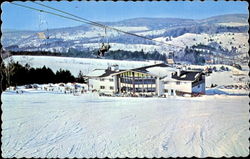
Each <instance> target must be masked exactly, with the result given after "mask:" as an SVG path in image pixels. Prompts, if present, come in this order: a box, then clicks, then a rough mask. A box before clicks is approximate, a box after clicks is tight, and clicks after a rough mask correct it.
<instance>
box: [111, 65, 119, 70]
mask: <svg viewBox="0 0 250 159" xmlns="http://www.w3.org/2000/svg"><path fill="white" fill-rule="evenodd" d="M111 71H119V66H118V65H117V64H114V65H112V66H111Z"/></svg>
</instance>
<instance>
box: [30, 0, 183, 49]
mask: <svg viewBox="0 0 250 159" xmlns="http://www.w3.org/2000/svg"><path fill="white" fill-rule="evenodd" d="M33 3H35V4H38V5H40V6H43V7H46V8H49V9H52V10H55V11H58V12H61V13H64V14H67V15H70V16H72V17H74V18H78V19H81V20H84V21H86V22H88V24H91V25H96V26H99V27H103V28H105V29H107V28H108V29H111V30H115V31H118V32H122V33H124V34H129V35H132V36H136V37H139V38H143V39H146V40H151V41H154V42H157V43H161V44H165V45H171V44H167V43H165V42H162V41H157V40H154V39H151V38H148V37H145V36H141V35H138V34H134V33H130V32H126V31H123V30H120V29H117V28H114V27H110V26H107V25H104V24H101V23H97V22H94V21H91V20H88V19H85V18H82V17H79V16H76V15H74V14H71V13H68V12H65V11H62V10H60V9H56V8H53V7H49V6H47V5H44V4H41V3H38V2H35V1H34V2H33ZM173 46H175V45H173ZM175 47H180V46H175ZM181 48H182V47H181Z"/></svg>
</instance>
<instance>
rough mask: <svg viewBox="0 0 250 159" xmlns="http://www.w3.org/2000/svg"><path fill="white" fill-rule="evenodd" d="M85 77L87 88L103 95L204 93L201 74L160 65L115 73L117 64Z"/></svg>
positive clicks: (203, 81)
mask: <svg viewBox="0 0 250 159" xmlns="http://www.w3.org/2000/svg"><path fill="white" fill-rule="evenodd" d="M87 76H88V88H89V90H90V91H97V92H99V93H103V94H109V95H113V94H120V95H131V96H175V95H184V94H190V95H191V94H194V93H200V94H205V74H204V73H203V72H202V71H197V70H195V71H194V70H181V69H178V68H174V67H170V66H169V65H166V64H164V63H161V64H155V65H150V66H145V67H140V68H135V69H128V70H119V68H118V65H113V66H111V67H108V68H107V69H95V70H94V71H93V72H91V73H90V74H88V75H87Z"/></svg>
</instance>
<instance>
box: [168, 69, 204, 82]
mask: <svg viewBox="0 0 250 159" xmlns="http://www.w3.org/2000/svg"><path fill="white" fill-rule="evenodd" d="M200 75H202V72H201V71H197V70H195V71H181V72H180V75H179V76H178V75H177V72H176V73H175V74H173V75H172V78H173V79H176V80H184V81H194V80H196V79H197V78H198V77H200Z"/></svg>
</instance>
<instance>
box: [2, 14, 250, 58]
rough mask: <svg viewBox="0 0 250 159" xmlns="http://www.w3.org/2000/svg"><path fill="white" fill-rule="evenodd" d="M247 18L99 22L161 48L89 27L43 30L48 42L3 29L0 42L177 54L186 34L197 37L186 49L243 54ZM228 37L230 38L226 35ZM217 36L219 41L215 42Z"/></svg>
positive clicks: (17, 47) (16, 47) (16, 46)
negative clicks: (217, 49)
mask: <svg viewBox="0 0 250 159" xmlns="http://www.w3.org/2000/svg"><path fill="white" fill-rule="evenodd" d="M248 17H249V16H248V15H247V14H228V15H219V16H214V17H210V18H206V19H200V20H195V19H180V18H147V17H143V18H133V19H126V20H122V21H117V22H102V23H103V24H106V25H108V26H113V27H116V28H119V29H121V30H124V31H128V32H131V33H135V34H138V35H142V36H146V37H148V38H153V39H157V40H159V41H163V42H166V43H168V44H169V45H162V44H160V43H155V42H152V41H149V40H145V39H142V38H139V37H134V36H131V35H126V34H122V33H118V32H117V31H113V30H107V35H105V33H104V29H103V28H98V27H95V26H90V25H80V26H77V27H67V28H57V29H49V30H48V31H46V30H44V31H43V32H44V33H45V34H46V35H47V36H48V37H49V38H48V39H39V38H38V36H37V33H38V31H15V30H14V31H13V30H11V31H10V30H2V33H3V34H2V38H1V43H2V45H3V47H4V48H6V49H9V50H13V51H25V50H27V51H37V50H39V51H41V50H43V51H51V52H61V53H67V52H68V50H69V49H72V48H73V49H75V50H79V51H86V50H95V49H98V48H99V47H100V44H101V43H102V42H109V43H110V45H111V50H113V51H114V50H127V51H141V50H143V51H144V52H154V51H158V52H160V53H162V54H168V53H169V52H172V51H174V52H176V54H181V50H182V51H183V50H184V48H185V47H186V46H183V45H182V42H181V41H180V42H181V43H177V42H176V41H178V39H182V40H183V41H186V40H185V38H189V37H190V36H185V35H187V34H192V39H195V37H196V36H199V38H196V41H194V40H191V41H192V42H188V44H187V46H189V44H190V45H197V44H200V43H201V44H204V45H210V43H211V42H213V43H211V45H212V44H213V45H214V43H216V45H221V47H223V49H224V50H229V51H230V50H231V47H235V48H237V52H238V53H245V51H246V50H248V49H249V45H248V41H247V38H246V36H248V29H249V25H248ZM229 34H230V36H228V35H229ZM222 35H224V36H222ZM221 36H222V37H223V38H221ZM216 37H220V38H217V39H216ZM203 38H209V39H206V42H205V43H204V39H203ZM197 39H203V40H200V41H199V40H197ZM219 39H223V40H219ZM209 40H211V41H209ZM234 41H238V42H237V43H236V42H234ZM239 42H240V43H239ZM208 48H209V47H208Z"/></svg>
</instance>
